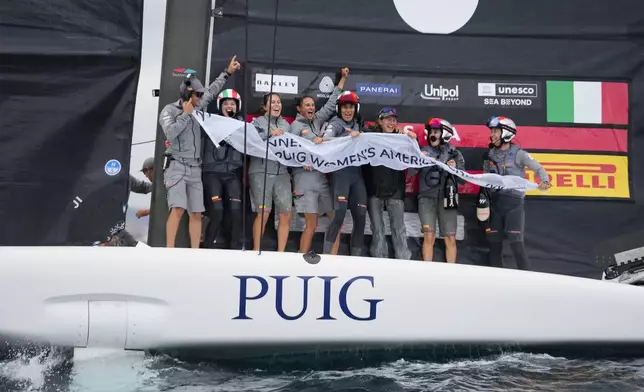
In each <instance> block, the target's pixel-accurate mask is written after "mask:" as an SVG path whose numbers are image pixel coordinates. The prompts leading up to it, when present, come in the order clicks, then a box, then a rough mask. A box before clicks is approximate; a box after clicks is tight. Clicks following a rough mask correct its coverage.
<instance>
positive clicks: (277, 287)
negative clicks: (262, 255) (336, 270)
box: [233, 275, 383, 321]
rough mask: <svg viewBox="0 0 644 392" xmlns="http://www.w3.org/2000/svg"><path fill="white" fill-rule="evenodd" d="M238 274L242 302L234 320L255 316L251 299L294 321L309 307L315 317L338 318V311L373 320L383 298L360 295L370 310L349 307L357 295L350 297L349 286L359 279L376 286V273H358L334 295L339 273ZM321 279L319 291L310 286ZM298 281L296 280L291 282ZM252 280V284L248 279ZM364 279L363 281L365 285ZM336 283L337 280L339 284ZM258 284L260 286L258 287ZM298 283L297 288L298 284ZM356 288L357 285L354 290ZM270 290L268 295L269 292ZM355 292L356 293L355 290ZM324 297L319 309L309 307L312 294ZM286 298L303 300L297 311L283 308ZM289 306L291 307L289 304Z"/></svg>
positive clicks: (318, 318) (347, 315)
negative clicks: (249, 306) (311, 274)
mask: <svg viewBox="0 0 644 392" xmlns="http://www.w3.org/2000/svg"><path fill="white" fill-rule="evenodd" d="M235 278H237V279H239V306H238V314H237V316H236V317H233V320H252V319H253V318H252V317H251V313H250V311H249V310H248V304H249V302H250V301H257V302H256V303H257V304H259V303H262V304H263V308H262V310H263V311H261V312H258V313H261V314H266V311H265V309H266V307H271V308H272V309H273V310H274V311H275V313H277V315H278V316H279V317H281V318H282V319H284V320H287V321H294V320H297V319H299V318H301V317H303V316H304V315H305V314H306V313H307V312H308V311H312V312H315V315H316V320H337V319H336V317H335V316H337V315H338V314H339V313H342V314H344V315H345V316H346V317H348V318H350V319H352V320H356V321H371V320H375V319H376V313H377V310H378V309H377V306H378V303H379V302H382V301H383V299H373V298H361V299H362V301H364V302H366V303H367V304H368V312H364V311H362V312H361V313H358V312H357V310H355V309H351V308H350V307H349V302H351V303H355V298H351V299H352V301H349V298H350V297H353V296H350V292H349V289H350V288H351V286H352V285H354V284H355V283H356V282H358V281H365V282H368V285H369V286H371V287H372V288H373V287H375V284H374V278H373V276H356V277H353V278H351V279H349V280H347V281H346V282H344V283H342V286H340V291H339V293H338V294H337V295H334V294H333V292H332V290H331V288H332V284H333V283H334V282H333V280H334V279H337V276H269V277H263V276H257V275H235ZM287 279H288V280H289V282H288V283H287V284H288V286H289V287H291V289H290V290H288V292H285V291H287V290H285V288H284V286H285V281H286V280H287ZM316 280H318V281H319V280H321V281H322V282H323V288H322V290H321V292H320V291H318V290H316V291H312V290H311V287H312V286H313V287H316V286H318V285H313V284H312V283H311V282H312V281H316ZM292 281H295V282H292ZM250 282H252V283H251V284H250V285H249V283H250ZM365 282H363V283H362V285H358V286H362V287H364V286H365ZM338 283H339V282H338ZM338 283H336V284H338ZM258 284H259V290H257V289H255V287H257V285H258ZM251 285H252V286H253V289H252V290H251V289H249V286H251ZM295 287H297V288H295ZM355 290H356V289H354V291H355ZM271 291H272V292H274V294H273V293H271V295H269V296H268V297H267V294H269V292H271ZM354 296H355V294H354ZM312 297H313V298H323V300H322V306H321V308H318V309H309V299H310V298H312ZM267 298H275V303H271V302H272V301H271V302H268V301H270V300H268V299H267ZM285 298H287V299H288V302H289V303H295V304H302V305H298V306H301V307H300V308H299V309H298V311H297V312H295V311H292V312H290V313H287V312H286V311H285V310H284V307H285V306H284V299H285ZM289 308H291V307H290V306H289Z"/></svg>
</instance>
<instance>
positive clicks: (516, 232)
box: [483, 116, 550, 270]
mask: <svg viewBox="0 0 644 392" xmlns="http://www.w3.org/2000/svg"><path fill="white" fill-rule="evenodd" d="M486 125H487V127H488V128H489V129H490V150H489V152H488V153H487V156H486V157H485V158H486V159H485V160H484V162H483V171H484V172H485V173H495V174H499V175H502V176H518V177H521V178H525V168H526V167H527V168H529V169H530V170H532V171H533V172H535V174H536V175H537V176H538V177H539V180H540V181H541V182H540V183H539V189H540V190H542V191H546V190H548V189H550V180H549V178H548V173H547V172H546V170H545V169H544V168H543V166H542V165H541V164H540V163H539V162H538V161H537V160H535V159H534V158H532V156H530V154H528V153H527V152H526V151H525V150H523V149H522V148H521V147H519V146H518V145H517V144H515V143H513V142H512V139H514V137H515V136H516V134H517V126H516V124H515V123H514V121H512V119H510V118H508V117H497V116H494V117H491V118H490V119H489V120H488V121H487V123H486ZM524 202H525V192H524V191H522V190H519V189H494V190H490V214H491V215H490V227H489V228H488V229H487V230H486V232H487V237H488V240H489V241H490V264H491V265H492V266H497V267H503V239H504V235H505V238H506V239H507V240H508V241H509V242H510V248H512V253H513V254H514V258H515V261H516V263H517V267H518V268H519V269H522V270H530V261H529V258H528V254H527V252H526V250H525V245H524V243H523V231H524V227H525V210H524Z"/></svg>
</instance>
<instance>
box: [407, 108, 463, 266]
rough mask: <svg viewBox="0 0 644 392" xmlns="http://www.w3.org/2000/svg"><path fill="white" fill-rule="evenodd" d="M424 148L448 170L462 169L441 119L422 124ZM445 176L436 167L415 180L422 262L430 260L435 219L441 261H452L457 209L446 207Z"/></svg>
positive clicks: (426, 169) (447, 125)
mask: <svg viewBox="0 0 644 392" xmlns="http://www.w3.org/2000/svg"><path fill="white" fill-rule="evenodd" d="M425 132H426V135H427V144H428V145H427V146H424V147H423V148H422V149H421V150H422V151H423V154H425V155H426V156H428V157H430V158H434V159H436V160H438V161H440V162H443V163H446V164H447V165H449V166H451V167H455V168H457V169H460V170H465V159H464V158H463V155H462V154H461V153H460V151H458V150H457V149H456V148H455V147H454V146H452V145H451V144H449V141H450V140H451V139H452V137H453V136H454V127H453V126H452V124H450V123H449V122H448V121H447V120H444V119H442V118H430V119H428V120H427V122H426V123H425ZM418 172H419V170H418V169H409V174H411V175H414V174H416V173H418ZM447 174H448V173H447V172H445V171H444V170H443V169H441V168H440V167H439V166H438V165H434V166H428V167H424V168H422V169H420V174H419V178H418V184H419V193H418V216H419V218H420V223H421V225H422V231H423V248H422V254H423V260H424V261H432V260H433V259H434V241H435V240H436V221H437V219H438V224H439V229H440V234H441V236H442V237H443V238H444V240H445V259H446V260H447V262H448V263H455V262H456V224H457V219H458V215H457V209H455V208H446V207H447V206H446V205H445V203H444V202H443V200H444V198H445V196H446V195H445V191H444V188H445V184H446V180H447V177H448V175H447Z"/></svg>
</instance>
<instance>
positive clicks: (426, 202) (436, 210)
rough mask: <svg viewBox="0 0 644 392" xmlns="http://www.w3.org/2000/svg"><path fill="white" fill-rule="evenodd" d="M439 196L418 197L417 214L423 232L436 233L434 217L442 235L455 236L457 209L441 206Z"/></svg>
mask: <svg viewBox="0 0 644 392" xmlns="http://www.w3.org/2000/svg"><path fill="white" fill-rule="evenodd" d="M442 200H443V199H442V198H440V197H419V198H418V216H419V218H420V224H421V225H422V229H421V230H422V232H423V233H436V219H437V218H438V227H439V229H440V235H441V236H442V237H456V224H457V219H458V211H457V210H446V209H445V208H443V204H442V203H441V202H442Z"/></svg>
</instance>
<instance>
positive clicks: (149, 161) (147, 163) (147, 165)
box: [141, 157, 154, 171]
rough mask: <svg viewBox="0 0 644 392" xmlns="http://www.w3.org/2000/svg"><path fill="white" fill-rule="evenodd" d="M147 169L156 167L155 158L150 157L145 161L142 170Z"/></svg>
mask: <svg viewBox="0 0 644 392" xmlns="http://www.w3.org/2000/svg"><path fill="white" fill-rule="evenodd" d="M145 169H154V158H153V157H150V158H148V159H146V160H145V161H143V167H141V171H143V170H145Z"/></svg>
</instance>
